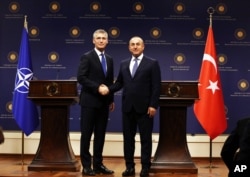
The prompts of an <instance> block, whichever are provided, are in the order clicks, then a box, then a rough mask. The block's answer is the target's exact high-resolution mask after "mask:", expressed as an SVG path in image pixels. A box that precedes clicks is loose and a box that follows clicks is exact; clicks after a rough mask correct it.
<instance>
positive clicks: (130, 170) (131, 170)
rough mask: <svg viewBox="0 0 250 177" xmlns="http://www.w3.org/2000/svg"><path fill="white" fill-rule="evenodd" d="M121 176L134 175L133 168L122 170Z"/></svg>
mask: <svg viewBox="0 0 250 177" xmlns="http://www.w3.org/2000/svg"><path fill="white" fill-rule="evenodd" d="M122 176H135V169H134V168H127V169H126V170H125V171H124V172H122Z"/></svg>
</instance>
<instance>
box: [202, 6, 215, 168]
mask: <svg viewBox="0 0 250 177" xmlns="http://www.w3.org/2000/svg"><path fill="white" fill-rule="evenodd" d="M214 12H215V9H214V8H213V7H209V8H208V9H207V13H208V14H209V26H210V27H212V25H213V20H212V18H213V14H214ZM212 154H213V144H212V139H211V138H209V166H207V167H205V168H209V169H212V168H216V167H215V166H213V165H212V160H213V159H212Z"/></svg>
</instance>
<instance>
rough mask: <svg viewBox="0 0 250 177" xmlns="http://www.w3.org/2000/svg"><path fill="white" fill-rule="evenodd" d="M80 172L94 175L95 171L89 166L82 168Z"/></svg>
mask: <svg viewBox="0 0 250 177" xmlns="http://www.w3.org/2000/svg"><path fill="white" fill-rule="evenodd" d="M82 174H83V175H85V176H95V172H94V171H93V170H92V169H91V168H83V170H82Z"/></svg>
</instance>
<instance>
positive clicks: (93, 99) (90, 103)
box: [77, 29, 114, 176]
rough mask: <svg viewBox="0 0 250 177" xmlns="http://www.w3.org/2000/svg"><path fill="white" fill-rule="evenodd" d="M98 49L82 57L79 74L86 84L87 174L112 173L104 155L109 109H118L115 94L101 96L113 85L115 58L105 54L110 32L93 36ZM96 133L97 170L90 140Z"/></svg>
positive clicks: (84, 142) (82, 98) (82, 149)
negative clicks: (103, 88)
mask: <svg viewBox="0 0 250 177" xmlns="http://www.w3.org/2000/svg"><path fill="white" fill-rule="evenodd" d="M93 44H94V49H93V50H91V51H89V52H87V53H85V54H84V55H83V56H82V57H81V62H80V65H79V68H78V72H77V81H78V82H79V83H80V84H81V85H82V89H81V94H80V105H81V144H80V157H81V162H82V166H83V171H82V173H83V175H87V176H95V174H100V173H103V174H112V173H114V172H113V171H112V170H109V169H108V168H106V167H105V166H104V165H103V163H102V161H103V157H102V152H103V146H104V141H105V133H106V127H107V123H108V116H109V109H110V110H111V111H112V110H113V108H114V103H113V94H109V95H106V96H103V95H101V94H100V93H99V90H100V85H101V84H102V83H104V84H106V85H108V86H109V85H111V84H113V78H114V74H113V59H112V57H111V56H109V55H107V54H106V53H105V48H106V46H107V44H108V33H107V32H106V31H105V30H103V29H98V30H96V31H95V32H94V34H93ZM92 133H94V145H93V148H94V149H93V169H92V160H91V154H90V152H89V147H90V139H91V136H92Z"/></svg>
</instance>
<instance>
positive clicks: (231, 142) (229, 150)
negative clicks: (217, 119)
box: [221, 118, 250, 169]
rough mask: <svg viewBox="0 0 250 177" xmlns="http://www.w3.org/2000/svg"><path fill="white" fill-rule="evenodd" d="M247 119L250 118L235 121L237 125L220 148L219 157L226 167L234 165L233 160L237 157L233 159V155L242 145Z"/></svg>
mask: <svg viewBox="0 0 250 177" xmlns="http://www.w3.org/2000/svg"><path fill="white" fill-rule="evenodd" d="M249 121H250V118H244V119H241V120H239V121H238V122H237V126H236V127H235V129H234V130H233V131H232V132H231V133H230V135H229V136H228V137H227V139H226V141H225V142H224V145H223V147H222V150H221V157H222V159H223V161H224V163H225V164H226V166H227V167H228V169H231V168H233V167H234V161H235V160H236V159H237V158H236V159H235V155H236V152H237V151H238V150H239V148H241V146H242V145H240V144H241V142H242V141H243V139H244V138H245V135H247V134H245V135H244V131H245V128H246V125H247V123H248V122H249ZM249 136H250V135H249ZM249 148H250V146H249Z"/></svg>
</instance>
